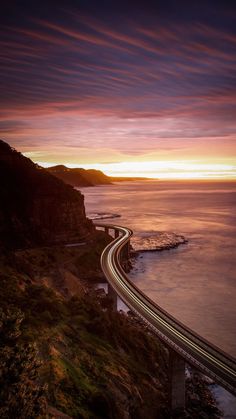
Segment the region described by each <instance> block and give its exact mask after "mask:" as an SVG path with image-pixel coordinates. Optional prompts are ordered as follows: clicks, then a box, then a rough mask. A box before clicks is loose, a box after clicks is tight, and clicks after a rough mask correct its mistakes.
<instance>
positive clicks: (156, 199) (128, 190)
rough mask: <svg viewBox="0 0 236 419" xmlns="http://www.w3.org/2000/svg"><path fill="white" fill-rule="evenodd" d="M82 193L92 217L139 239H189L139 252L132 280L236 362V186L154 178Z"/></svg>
mask: <svg viewBox="0 0 236 419" xmlns="http://www.w3.org/2000/svg"><path fill="white" fill-rule="evenodd" d="M81 190H82V193H83V194H84V195H85V207H86V212H87V215H88V216H90V215H91V216H92V217H93V218H96V214H97V216H98V218H99V216H102V217H103V218H104V220H103V222H109V223H114V224H120V225H124V226H128V227H130V228H131V229H133V231H134V234H135V235H137V236H143V235H146V234H147V233H148V234H151V235H153V234H154V233H158V232H159V231H161V232H162V231H166V232H174V233H177V234H181V235H184V236H185V238H186V239H187V240H188V243H187V244H183V245H180V246H179V247H178V248H176V249H171V250H165V251H162V252H145V253H141V254H140V255H139V256H138V258H137V259H136V262H135V264H134V269H133V270H132V271H131V272H130V274H129V275H130V278H131V279H132V280H133V281H134V282H135V284H136V285H137V286H138V287H139V288H140V289H141V290H142V291H144V292H145V293H146V294H147V295H148V296H149V297H150V298H152V299H153V300H154V301H155V302H156V303H157V304H159V305H160V306H161V307H163V308H164V309H165V310H167V311H168V312H170V313H171V314H172V315H173V316H175V317H176V318H177V319H179V320H180V321H181V322H183V323H184V324H186V325H187V326H188V327H190V328H191V329H193V330H194V331H196V332H197V333H198V334H200V335H202V336H203V337H205V338H206V339H207V340H209V341H210V342H212V343H213V344H215V345H216V346H218V347H220V348H221V349H223V350H224V351H226V352H228V353H229V354H231V355H232V356H234V357H235V356H236V338H235V325H236V303H235V302H236V183H235V182H223V181H220V182H218V181H153V180H149V181H139V182H136V181H135V182H119V183H115V184H113V185H104V186H96V187H91V188H81ZM101 214H102V215H101ZM118 216H119V218H116V217H118Z"/></svg>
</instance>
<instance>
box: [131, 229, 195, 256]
mask: <svg viewBox="0 0 236 419" xmlns="http://www.w3.org/2000/svg"><path fill="white" fill-rule="evenodd" d="M187 242H188V240H187V239H186V238H185V237H184V236H182V235H180V234H176V233H171V232H166V231H160V232H157V233H155V234H152V235H149V236H142V237H141V236H139V237H132V239H131V245H132V247H133V248H134V250H135V251H136V252H147V251H161V250H167V249H173V248H175V247H177V246H179V245H180V244H184V243H187Z"/></svg>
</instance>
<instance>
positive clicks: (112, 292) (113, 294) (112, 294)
mask: <svg viewBox="0 0 236 419" xmlns="http://www.w3.org/2000/svg"><path fill="white" fill-rule="evenodd" d="M107 295H108V297H109V298H110V299H111V300H112V310H113V311H117V302H118V298H117V294H116V292H115V290H114V289H113V288H112V286H111V285H110V284H109V282H108V292H107Z"/></svg>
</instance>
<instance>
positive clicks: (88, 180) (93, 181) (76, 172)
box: [47, 165, 111, 186]
mask: <svg viewBox="0 0 236 419" xmlns="http://www.w3.org/2000/svg"><path fill="white" fill-rule="evenodd" d="M47 170H48V172H49V173H51V174H53V175H54V176H56V177H58V178H59V179H61V180H63V181H64V182H65V183H68V184H69V185H72V186H95V185H109V184H111V180H110V178H109V177H108V176H106V175H105V174H104V173H103V172H101V171H100V170H94V169H89V170H85V169H82V168H75V169H70V168H68V167H66V166H64V165H58V166H53V167H49V168H48V169H47Z"/></svg>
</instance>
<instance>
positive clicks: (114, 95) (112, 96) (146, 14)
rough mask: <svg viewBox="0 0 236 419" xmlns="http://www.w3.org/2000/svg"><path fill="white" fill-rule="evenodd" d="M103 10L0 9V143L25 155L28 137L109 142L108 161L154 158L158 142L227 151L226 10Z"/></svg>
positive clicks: (233, 92)
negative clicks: (206, 144)
mask: <svg viewBox="0 0 236 419" xmlns="http://www.w3.org/2000/svg"><path fill="white" fill-rule="evenodd" d="M109 5H110V6H108V3H107V2H106V1H105V2H102V4H101V6H100V7H99V8H98V7H97V5H96V2H93V1H91V2H90V5H89V7H88V6H86V5H84V6H83V7H80V8H79V7H78V6H76V5H75V4H73V3H71V5H69V4H68V3H65V4H63V3H62V4H61V3H60V4H58V7H56V8H55V9H52V8H50V7H49V8H43V6H42V10H41V9H40V6H38V8H37V10H36V11H35V12H34V10H33V9H32V8H29V9H27V10H25V11H24V10H21V11H20V10H19V9H17V7H18V6H17V3H16V5H15V9H14V8H13V9H12V10H11V11H9V10H6V11H5V16H4V14H3V16H2V18H4V21H3V23H2V25H1V41H0V49H1V53H0V59H1V65H0V86H1V92H2V94H1V98H0V104H1V109H2V112H1V115H0V129H1V132H2V134H3V136H4V137H5V138H6V139H9V140H10V141H13V142H14V145H15V146H17V142H18V143H20V145H21V147H23V149H25V148H26V149H27V147H29V144H30V146H31V147H33V144H34V139H35V148H36V149H38V148H39V145H40V143H41V144H44V141H45V142H47V143H48V144H50V143H51V141H50V139H51V138H53V141H55V138H60V140H57V141H56V144H57V147H56V149H58V150H59V149H60V146H61V147H62V148H63V147H64V146H63V142H64V141H68V142H69V143H70V144H72V145H73V147H75V148H76V147H83V149H85V148H88V149H89V148H90V147H92V148H94V150H97V148H98V147H100V148H106V149H107V147H103V144H102V141H105V142H106V146H107V145H109V147H108V148H109V153H111V155H112V153H113V158H114V159H117V157H118V156H119V158H121V157H122V155H127V154H128V155H129V156H131V157H132V155H133V156H134V155H141V154H142V153H151V152H155V150H156V148H157V147H158V145H159V146H160V141H162V140H163V139H165V141H166V143H167V142H168V141H169V144H171V147H173V150H174V149H175V147H174V140H176V141H179V139H182V141H183V143H182V149H183V150H184V149H185V143H184V141H185V140H186V142H189V141H190V139H195V141H197V139H200V143H201V139H202V138H224V141H225V144H226V149H227V144H228V141H229V143H230V149H231V153H232V151H233V148H232V147H233V145H232V137H233V136H234V135H235V134H236V122H235V121H236V118H235V116H236V115H235V103H236V34H235V27H236V25H235V14H234V12H233V11H232V9H231V8H230V6H229V7H228V6H227V4H225V5H224V8H221V7H220V5H219V4H218V3H217V5H215V8H214V10H215V12H214V14H212V2H210V1H207V2H204V4H203V3H201V2H200V3H199V7H198V8H195V6H191V5H189V3H185V2H183V6H184V7H182V8H181V7H179V9H177V8H176V6H174V5H173V2H168V1H167V2H165V4H164V3H163V4H162V2H158V3H157V5H156V3H152V2H150V4H149V3H147V5H146V8H145V10H144V9H143V8H142V9H141V7H140V5H139V4H137V7H136V8H135V9H132V8H131V9H129V8H128V9H127V7H128V6H127V5H126V6H124V5H121V6H120V9H119V10H116V9H115V8H113V7H112V5H111V3H109ZM86 7H87V8H86ZM95 11H96V13H95ZM124 11H126V13H124ZM131 12H132V14H131ZM18 13H19V18H18V17H17V14H18ZM130 121H133V122H130ZM147 125H148V126H149V128H148V129H147ZM129 127H130V128H129ZM33 136H34V139H33V138H32V137H33ZM63 136H64V137H63ZM229 138H230V140H229ZM158 141H159V142H158ZM85 142H87V145H88V144H89V147H87V145H86V144H85ZM141 142H143V144H142V145H141ZM166 149H168V150H170V147H168V146H167V148H166ZM177 149H178V150H179V145H178V147H177ZM28 151H29V150H28ZM220 151H221V152H222V147H220ZM202 152H203V151H202ZM234 152H235V150H234ZM116 153H118V154H116ZM55 158H56V157H55ZM101 158H102V157H101ZM88 159H89V156H87V157H86V161H87V160H88ZM104 159H106V157H105V156H103V161H104ZM109 160H110V156H109ZM101 161H102V160H101Z"/></svg>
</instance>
